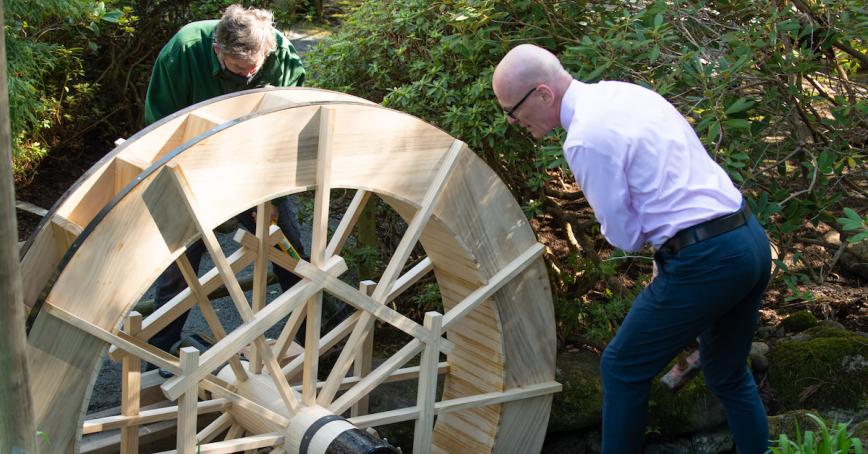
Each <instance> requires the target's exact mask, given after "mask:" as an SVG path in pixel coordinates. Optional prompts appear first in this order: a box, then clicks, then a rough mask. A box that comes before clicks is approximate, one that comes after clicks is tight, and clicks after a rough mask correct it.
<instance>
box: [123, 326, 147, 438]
mask: <svg viewBox="0 0 868 454" xmlns="http://www.w3.org/2000/svg"><path fill="white" fill-rule="evenodd" d="M125 325H126V326H125V328H126V333H127V335H129V336H130V337H135V336H136V334H138V333H139V331H141V330H142V314H139V313H138V312H131V313H130V315H129V316H127V320H126V324H125ZM141 367H142V361H141V360H140V359H139V358H138V357H136V356H133V355H129V354H128V355H125V356H124V359H123V362H122V365H121V377H122V378H121V415H123V416H135V415H137V414H138V413H139V406H140V403H141V402H140V398H139V393H140V391H141V380H142V373H141ZM138 452H139V430H138V427H136V426H132V427H124V428H123V429H121V453H123V454H137V453H138Z"/></svg>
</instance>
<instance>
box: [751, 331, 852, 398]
mask: <svg viewBox="0 0 868 454" xmlns="http://www.w3.org/2000/svg"><path fill="white" fill-rule="evenodd" d="M866 357H868V339H866V338H865V337H863V336H861V335H858V334H854V333H851V332H849V331H846V330H842V329H838V328H834V327H831V326H824V325H821V326H816V327H814V328H810V329H808V330H806V331H804V332H802V333H800V334H799V335H797V336H793V337H792V338H790V339H787V340H783V341H780V342H777V343H776V344H774V345H773V346H772V347H771V350H770V351H769V354H768V359H769V362H770V366H769V371H768V380H769V383H770V384H771V386H772V387H773V388H774V389H775V390H776V391H777V395H778V397H779V398H780V400H781V402H782V403H783V404H784V405H785V406H786V407H787V408H791V409H793V408H804V407H806V406H807V407H814V408H820V409H825V408H831V407H840V408H845V409H855V408H857V407H858V406H859V405H860V404H861V403H863V402H865V401H866V398H868V362H866V361H865V358H866Z"/></svg>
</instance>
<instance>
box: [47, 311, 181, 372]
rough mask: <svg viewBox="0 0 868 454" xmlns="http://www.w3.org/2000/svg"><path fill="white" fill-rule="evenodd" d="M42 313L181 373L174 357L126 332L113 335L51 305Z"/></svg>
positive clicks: (169, 369) (152, 362) (164, 367)
mask: <svg viewBox="0 0 868 454" xmlns="http://www.w3.org/2000/svg"><path fill="white" fill-rule="evenodd" d="M42 311H43V312H45V313H47V314H49V315H51V316H52V317H54V318H56V319H58V320H61V321H63V322H66V323H68V324H70V325H72V326H74V327H76V328H78V329H80V330H81V331H83V332H85V333H87V334H90V335H91V336H93V337H96V338H97V339H100V340H102V341H103V342H106V343H109V344H112V345H117V346H118V347H119V348H120V349H121V350H124V351H126V352H127V353H131V354H133V355H135V356H138V357H139V358H141V359H144V360H145V361H147V362H149V363H151V364H155V365H157V366H159V367H162V368H163V369H166V370H168V371H169V372H171V373H173V374H176V375H177V374H180V373H181V366H180V365H179V364H178V362H177V361H175V360H174V359H173V357H172V355H169V354H168V353H166V352H164V351H162V350H160V349H158V348H156V347H154V346H152V345H149V344H148V343H146V342H144V341H142V340H140V339H138V338H135V337H131V336H129V335H127V334H126V333H124V332H118V334H112V333H110V332H108V331H106V330H104V329H102V328H100V327H98V326H96V325H91V324H90V323H88V322H86V321H84V320H82V319H80V318H78V317H77V316H75V315H73V314H71V313H69V312H67V311H65V310H63V309H61V308H59V307H57V306H53V305H51V304H46V305H44V306H43V307H42Z"/></svg>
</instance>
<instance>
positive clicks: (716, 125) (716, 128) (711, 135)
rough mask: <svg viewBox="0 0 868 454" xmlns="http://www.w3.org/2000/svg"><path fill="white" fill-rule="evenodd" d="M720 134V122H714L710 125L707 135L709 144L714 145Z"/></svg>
mask: <svg viewBox="0 0 868 454" xmlns="http://www.w3.org/2000/svg"><path fill="white" fill-rule="evenodd" d="M718 133H720V122H719V121H712V122H711V124H709V125H708V133H707V134H706V135H705V138H706V140H708V143H714V141H716V140H717V135H718Z"/></svg>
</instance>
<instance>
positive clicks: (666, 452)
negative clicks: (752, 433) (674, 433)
mask: <svg viewBox="0 0 868 454" xmlns="http://www.w3.org/2000/svg"><path fill="white" fill-rule="evenodd" d="M734 446H735V445H734V443H733V441H732V434H731V433H730V432H729V428H728V427H727V426H726V425H723V426H721V427H717V428H715V429H713V430H711V431H707V432H699V433H695V434H690V435H688V436H686V437H682V438H679V439H677V440H672V441H665V442H649V443H648V444H647V445H646V446H645V450H644V451H643V452H644V453H645V454H682V453H687V452H689V453H691V454H723V453H730V452H732V451H733V448H734Z"/></svg>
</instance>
